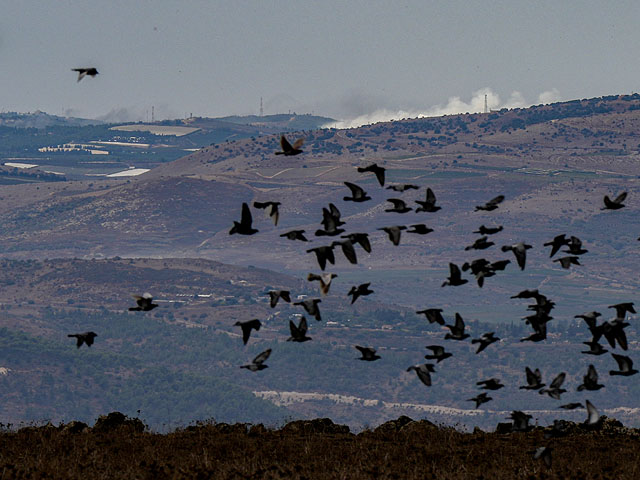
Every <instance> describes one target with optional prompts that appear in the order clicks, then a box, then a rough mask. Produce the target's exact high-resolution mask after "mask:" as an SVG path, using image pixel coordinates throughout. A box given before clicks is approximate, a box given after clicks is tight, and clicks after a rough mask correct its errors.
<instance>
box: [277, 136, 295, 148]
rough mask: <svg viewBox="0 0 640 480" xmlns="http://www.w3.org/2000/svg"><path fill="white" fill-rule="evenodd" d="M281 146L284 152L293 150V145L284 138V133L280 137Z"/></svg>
mask: <svg viewBox="0 0 640 480" xmlns="http://www.w3.org/2000/svg"><path fill="white" fill-rule="evenodd" d="M280 147H281V148H282V151H283V152H290V151H291V150H293V147H292V146H291V144H290V143H289V141H288V140H287V139H286V138H284V135H282V136H281V137H280Z"/></svg>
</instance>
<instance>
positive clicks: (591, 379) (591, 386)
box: [578, 365, 604, 392]
mask: <svg viewBox="0 0 640 480" xmlns="http://www.w3.org/2000/svg"><path fill="white" fill-rule="evenodd" d="M602 387H604V385H602V384H600V383H598V372H597V371H596V367H594V366H593V365H589V368H588V369H587V374H586V375H585V376H584V377H582V384H581V385H578V391H579V392H581V391H583V390H600V389H601V388H602Z"/></svg>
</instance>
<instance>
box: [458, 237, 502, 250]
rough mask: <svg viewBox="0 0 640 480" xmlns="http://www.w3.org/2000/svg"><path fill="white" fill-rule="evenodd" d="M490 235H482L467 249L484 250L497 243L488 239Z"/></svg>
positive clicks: (466, 248)
mask: <svg viewBox="0 0 640 480" xmlns="http://www.w3.org/2000/svg"><path fill="white" fill-rule="evenodd" d="M487 238H488V237H480V238H478V239H477V240H476V241H475V242H473V243H472V244H471V245H469V246H468V247H465V248H464V249H465V250H484V249H486V248H489V247H490V246H491V245H495V243H493V242H489V241H488V240H487Z"/></svg>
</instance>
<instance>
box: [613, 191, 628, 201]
mask: <svg viewBox="0 0 640 480" xmlns="http://www.w3.org/2000/svg"><path fill="white" fill-rule="evenodd" d="M625 198H627V192H622V193H621V194H620V195H618V196H617V197H616V198H615V199H614V200H613V203H622V202H624V199H625Z"/></svg>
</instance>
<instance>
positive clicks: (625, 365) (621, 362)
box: [611, 353, 633, 372]
mask: <svg viewBox="0 0 640 480" xmlns="http://www.w3.org/2000/svg"><path fill="white" fill-rule="evenodd" d="M611 355H613V358H614V359H615V361H616V362H618V368H619V369H620V371H621V372H628V371H629V370H631V369H632V368H633V361H632V360H631V358H629V357H627V356H625V355H617V354H615V353H612V354H611Z"/></svg>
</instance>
